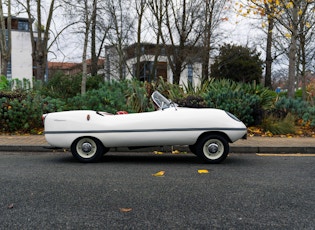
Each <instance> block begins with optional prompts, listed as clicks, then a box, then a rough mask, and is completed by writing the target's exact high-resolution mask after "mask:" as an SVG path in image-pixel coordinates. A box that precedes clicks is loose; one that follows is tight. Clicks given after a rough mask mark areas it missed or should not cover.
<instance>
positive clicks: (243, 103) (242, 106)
mask: <svg viewBox="0 0 315 230" xmlns="http://www.w3.org/2000/svg"><path fill="white" fill-rule="evenodd" d="M206 101H207V103H208V106H209V107H213V108H218V109H223V110H226V111H228V112H231V113H233V114H234V115H235V116H237V117H238V118H239V119H240V120H242V121H243V122H244V123H245V124H246V125H248V126H250V125H253V124H254V123H255V119H254V111H255V110H257V105H259V102H260V99H259V97H258V96H257V95H252V94H248V93H245V92H244V91H242V90H238V91H231V90H230V89H228V88H223V89H221V90H220V92H218V91H217V92H214V91H209V92H208V94H207V96H206Z"/></svg>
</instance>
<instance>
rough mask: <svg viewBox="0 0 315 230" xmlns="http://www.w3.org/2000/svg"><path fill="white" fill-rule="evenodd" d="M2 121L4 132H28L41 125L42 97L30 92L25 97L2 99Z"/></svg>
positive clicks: (0, 121) (0, 118)
mask: <svg viewBox="0 0 315 230" xmlns="http://www.w3.org/2000/svg"><path fill="white" fill-rule="evenodd" d="M0 102H1V108H0V109H1V117H0V123H1V127H2V131H3V132H16V131H19V132H28V131H30V130H31V129H33V128H36V127H40V126H41V116H42V107H41V98H40V96H38V95H32V94H29V95H27V96H26V97H25V98H11V99H10V98H5V97H2V98H1V99H0Z"/></svg>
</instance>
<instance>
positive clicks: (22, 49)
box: [11, 30, 33, 83]
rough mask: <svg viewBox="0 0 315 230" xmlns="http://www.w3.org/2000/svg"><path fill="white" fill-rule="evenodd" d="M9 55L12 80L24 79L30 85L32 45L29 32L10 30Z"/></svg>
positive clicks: (31, 76)
mask: <svg viewBox="0 0 315 230" xmlns="http://www.w3.org/2000/svg"><path fill="white" fill-rule="evenodd" d="M11 55H12V56H11V66H12V67H11V69H12V79H19V80H23V78H25V79H28V80H29V81H30V82H31V83H32V78H33V62H32V44H31V38H30V34H29V32H27V31H13V30H12V51H11Z"/></svg>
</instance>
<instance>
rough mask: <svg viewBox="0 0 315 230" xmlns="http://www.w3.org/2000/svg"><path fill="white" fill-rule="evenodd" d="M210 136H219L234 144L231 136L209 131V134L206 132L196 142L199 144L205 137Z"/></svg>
mask: <svg viewBox="0 0 315 230" xmlns="http://www.w3.org/2000/svg"><path fill="white" fill-rule="evenodd" d="M208 135H218V136H220V137H222V138H224V139H225V140H227V142H229V143H232V141H231V139H230V138H229V136H228V135H227V134H226V133H224V132H222V131H209V132H204V133H202V134H201V135H200V136H199V137H198V139H197V140H196V143H197V142H198V141H199V140H200V139H201V138H203V137H204V136H208Z"/></svg>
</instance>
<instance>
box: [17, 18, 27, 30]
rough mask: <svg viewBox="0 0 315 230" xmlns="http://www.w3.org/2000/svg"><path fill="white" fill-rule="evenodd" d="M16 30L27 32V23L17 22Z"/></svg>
mask: <svg viewBox="0 0 315 230" xmlns="http://www.w3.org/2000/svg"><path fill="white" fill-rule="evenodd" d="M18 30H23V31H29V27H28V21H21V20H19V22H18Z"/></svg>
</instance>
